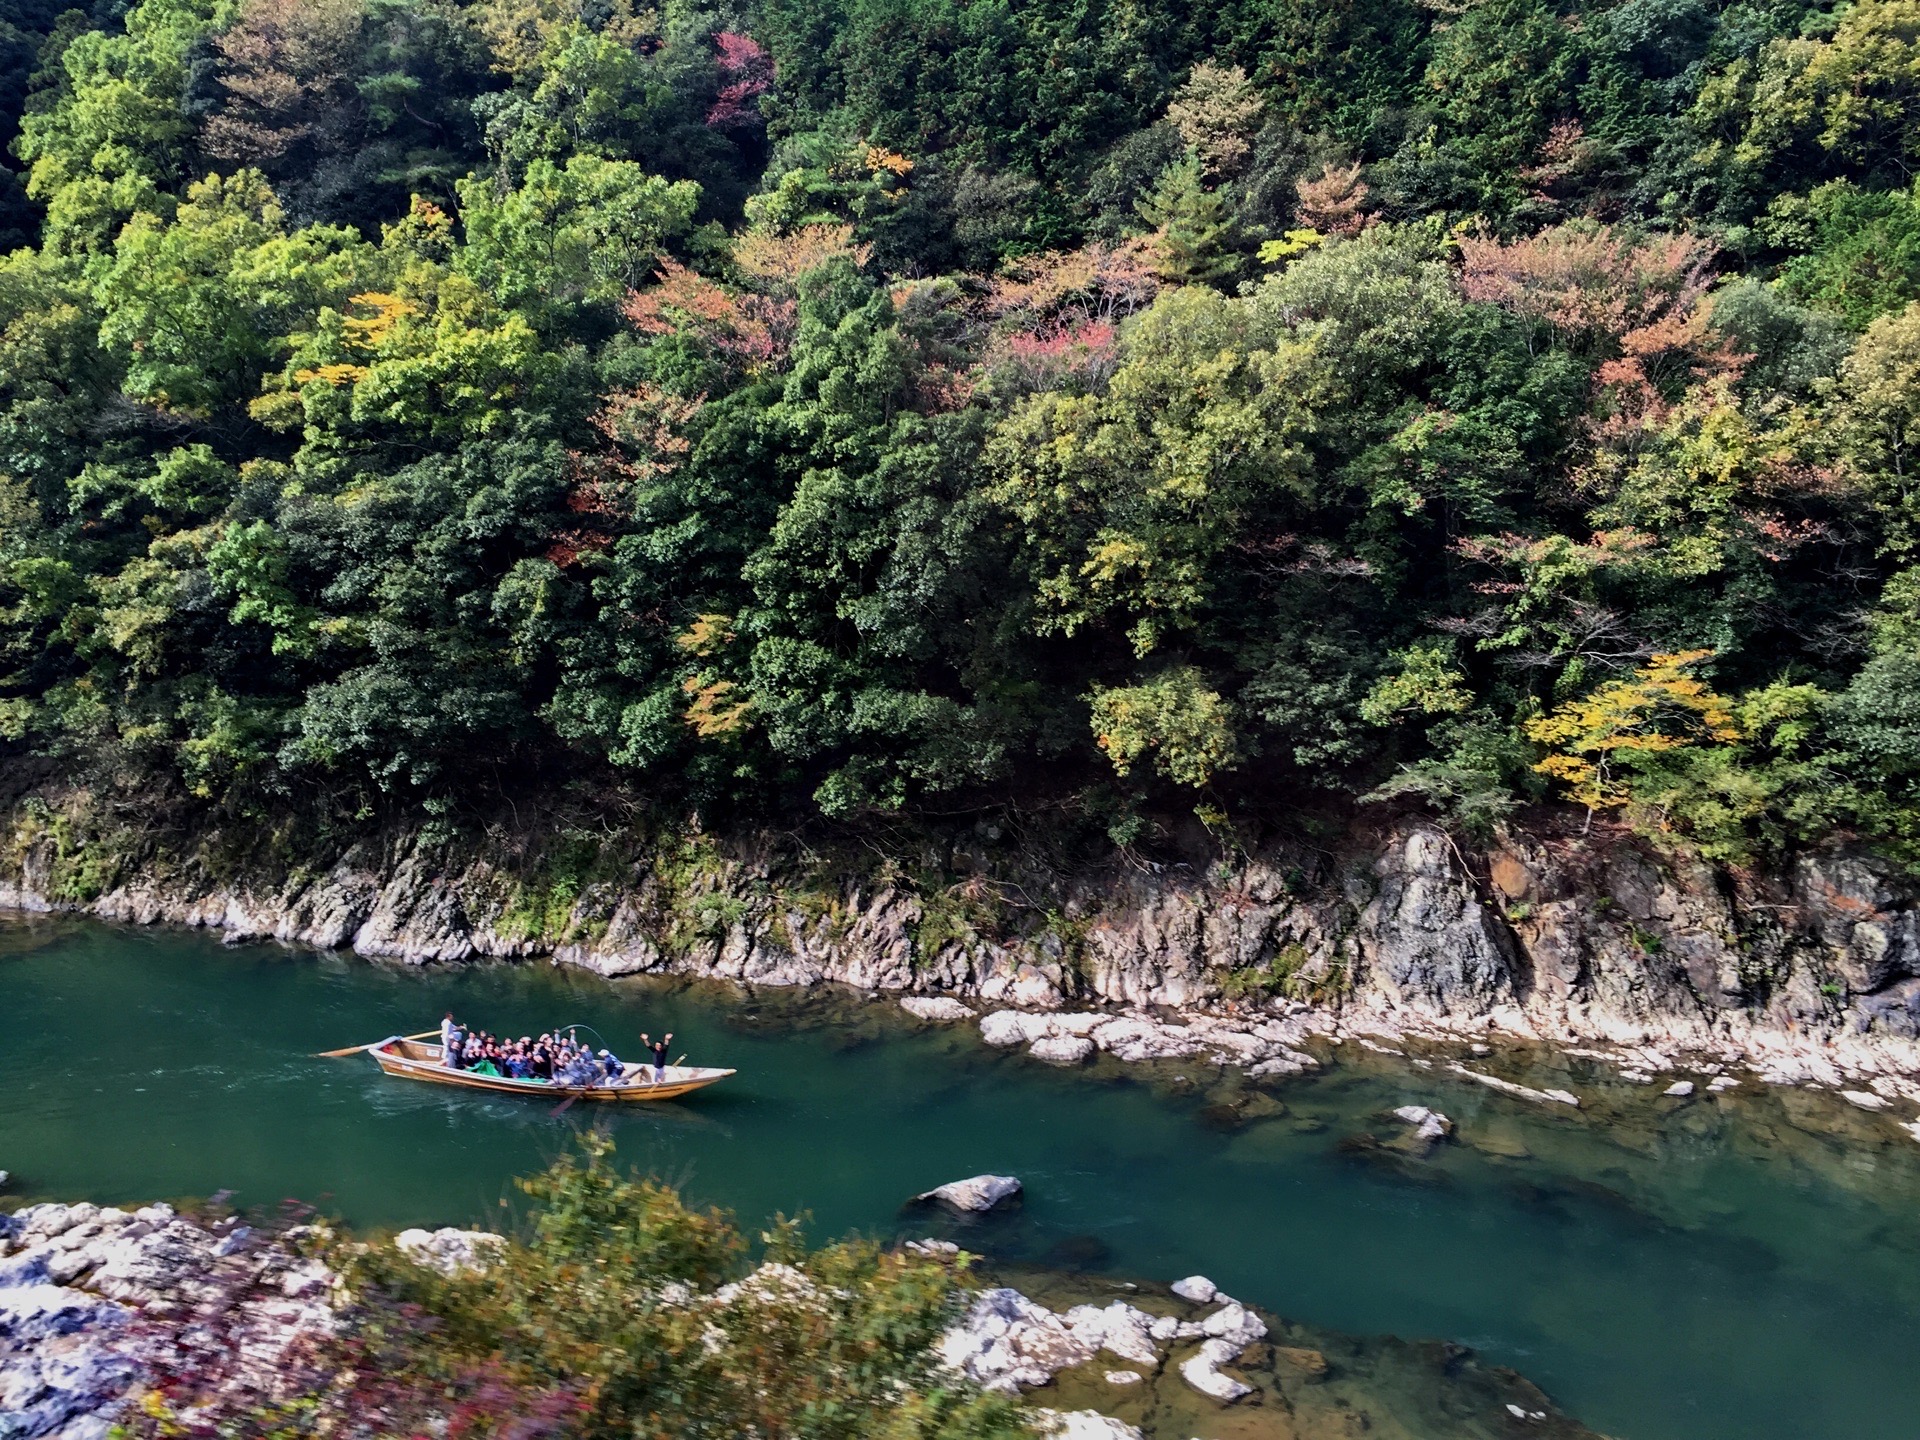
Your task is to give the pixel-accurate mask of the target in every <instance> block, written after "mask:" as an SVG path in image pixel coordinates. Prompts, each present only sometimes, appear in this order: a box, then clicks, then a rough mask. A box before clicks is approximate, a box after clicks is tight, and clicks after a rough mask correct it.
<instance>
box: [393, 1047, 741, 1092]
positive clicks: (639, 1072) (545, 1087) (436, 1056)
mask: <svg viewBox="0 0 1920 1440" xmlns="http://www.w3.org/2000/svg"><path fill="white" fill-rule="evenodd" d="M367 1053H368V1054H370V1055H372V1056H373V1058H374V1060H375V1062H376V1063H378V1065H379V1066H380V1068H381V1069H382V1070H384V1071H385V1072H386V1073H387V1074H389V1075H398V1076H400V1077H401V1078H402V1079H404V1080H423V1081H425V1082H426V1083H428V1084H430V1085H452V1086H455V1087H457V1088H458V1089H462V1090H484V1091H487V1092H488V1093H490V1094H494V1095H519V1096H524V1097H531V1098H533V1099H536V1100H585V1101H599V1102H605V1103H615V1104H631V1103H635V1102H641V1101H648V1100H677V1099H678V1098H679V1097H680V1096H682V1095H690V1094H692V1093H693V1092H694V1091H695V1090H704V1089H705V1088H706V1087H707V1086H709V1085H711V1084H713V1083H714V1082H715V1081H716V1080H724V1079H726V1078H727V1076H729V1075H731V1074H733V1073H734V1072H733V1071H731V1070H716V1069H707V1068H702V1067H697V1066H692V1065H669V1066H668V1067H667V1073H666V1078H665V1079H663V1080H658V1081H656V1080H655V1079H654V1078H653V1067H652V1066H651V1065H629V1066H627V1067H626V1070H625V1073H624V1074H623V1075H622V1076H621V1078H620V1079H619V1080H617V1081H615V1082H613V1083H611V1084H607V1085H555V1084H553V1083H551V1082H550V1081H546V1080H512V1079H509V1078H507V1077H506V1076H504V1075H476V1074H475V1073H474V1072H473V1071H471V1070H449V1069H448V1068H447V1067H446V1066H445V1065H443V1064H442V1063H441V1061H440V1047H439V1046H438V1045H430V1044H424V1043H422V1042H420V1041H418V1040H398V1039H395V1040H388V1041H386V1042H384V1043H382V1044H379V1045H376V1046H374V1047H373V1049H371V1050H370V1051H368V1052H367Z"/></svg>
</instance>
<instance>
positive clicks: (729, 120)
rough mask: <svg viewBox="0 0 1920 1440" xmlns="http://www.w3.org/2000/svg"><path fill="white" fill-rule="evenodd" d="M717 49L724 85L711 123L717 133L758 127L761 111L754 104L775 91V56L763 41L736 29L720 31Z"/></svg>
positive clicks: (709, 116)
mask: <svg viewBox="0 0 1920 1440" xmlns="http://www.w3.org/2000/svg"><path fill="white" fill-rule="evenodd" d="M713 46H714V50H715V51H716V52H717V53H716V55H715V61H714V63H715V64H716V65H717V66H718V67H719V70H720V76H721V80H722V82H723V83H722V84H721V86H720V93H719V94H718V95H716V96H715V97H714V101H713V106H712V108H711V109H709V110H708V111H707V124H708V125H710V126H712V127H713V128H714V129H716V130H728V129H733V128H735V127H737V126H741V125H751V124H754V123H755V122H757V121H758V120H759V119H760V111H759V107H757V106H756V105H754V104H753V102H754V101H755V100H757V99H759V98H760V97H761V96H762V95H764V94H766V93H767V91H768V90H770V89H772V88H773V57H772V56H771V55H769V54H767V52H766V50H765V49H763V48H762V47H761V45H760V42H759V41H757V40H755V39H753V38H752V37H751V36H748V35H741V34H738V33H737V32H735V31H732V30H721V31H718V32H716V33H715V35H714V37H713Z"/></svg>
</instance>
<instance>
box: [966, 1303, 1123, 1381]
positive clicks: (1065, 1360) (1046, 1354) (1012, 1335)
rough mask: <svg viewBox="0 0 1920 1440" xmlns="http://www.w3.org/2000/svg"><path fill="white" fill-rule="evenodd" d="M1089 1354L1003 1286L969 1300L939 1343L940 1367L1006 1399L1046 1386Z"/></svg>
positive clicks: (1049, 1316) (1057, 1320) (1059, 1324)
mask: <svg viewBox="0 0 1920 1440" xmlns="http://www.w3.org/2000/svg"><path fill="white" fill-rule="evenodd" d="M1094 1354H1095V1347H1094V1346H1092V1345H1090V1344H1088V1343H1087V1341H1086V1340H1084V1339H1082V1338H1081V1337H1080V1336H1078V1335H1076V1334H1075V1333H1074V1332H1073V1330H1072V1329H1071V1328H1070V1327H1069V1326H1068V1325H1067V1323H1066V1321H1065V1320H1063V1319H1062V1318H1061V1317H1060V1316H1058V1315H1056V1314H1054V1313H1053V1312H1052V1311H1051V1310H1049V1309H1047V1308H1046V1306H1044V1305H1039V1304H1036V1303H1035V1302H1033V1301H1032V1300H1029V1299H1028V1298H1027V1297H1026V1296H1024V1295H1022V1294H1021V1293H1020V1292H1019V1291H1018V1290H1011V1289H1008V1288H1006V1287H1005V1286H1002V1287H1000V1288H998V1289H994V1290H986V1291H982V1292H981V1293H980V1294H979V1295H977V1296H976V1297H974V1302H973V1305H972V1306H971V1307H970V1308H969V1309H968V1311H967V1313H966V1315H965V1316H964V1317H963V1318H962V1319H961V1321H960V1323H959V1324H957V1325H955V1326H954V1327H953V1328H952V1329H950V1330H948V1331H947V1332H946V1334H945V1335H943V1336H941V1339H940V1358H941V1361H942V1362H943V1363H944V1364H946V1365H947V1366H948V1367H950V1368H951V1369H954V1370H958V1371H960V1372H961V1373H962V1374H964V1375H966V1376H967V1377H968V1378H969V1379H970V1380H973V1381H974V1382H975V1383H977V1384H979V1385H983V1386H985V1387H986V1388H987V1389H989V1390H997V1391H1000V1392H1001V1393H1003V1394H1007V1395H1014V1394H1018V1393H1019V1391H1020V1390H1021V1389H1022V1388H1025V1389H1033V1388H1034V1387H1036V1386H1040V1385H1045V1384H1047V1383H1048V1382H1050V1381H1051V1380H1052V1379H1053V1377H1054V1376H1055V1375H1056V1374H1057V1373H1058V1372H1060V1371H1062V1370H1066V1369H1069V1368H1070V1367H1072V1366H1075V1365H1083V1364H1085V1363H1086V1362H1087V1361H1089V1360H1091V1359H1092V1358H1093V1356H1094Z"/></svg>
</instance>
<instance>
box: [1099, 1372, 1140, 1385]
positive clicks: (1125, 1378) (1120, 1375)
mask: <svg viewBox="0 0 1920 1440" xmlns="http://www.w3.org/2000/svg"><path fill="white" fill-rule="evenodd" d="M1101 1378H1102V1379H1104V1380H1105V1381H1106V1382H1107V1383H1108V1384H1109V1385H1138V1384H1139V1383H1140V1381H1141V1379H1142V1378H1143V1377H1142V1376H1141V1374H1140V1372H1139V1371H1138V1370H1109V1371H1107V1372H1106V1374H1105V1375H1104V1376H1102V1377H1101Z"/></svg>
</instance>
